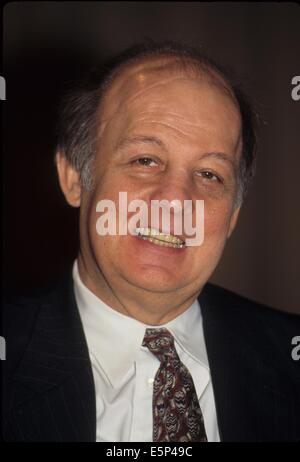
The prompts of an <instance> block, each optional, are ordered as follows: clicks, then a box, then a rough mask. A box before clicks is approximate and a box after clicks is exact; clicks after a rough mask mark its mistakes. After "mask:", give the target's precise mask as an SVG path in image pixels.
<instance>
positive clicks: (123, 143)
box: [115, 135, 237, 171]
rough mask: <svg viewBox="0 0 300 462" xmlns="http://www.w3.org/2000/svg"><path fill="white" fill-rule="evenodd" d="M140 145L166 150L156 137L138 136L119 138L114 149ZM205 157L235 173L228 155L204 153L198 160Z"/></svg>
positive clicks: (234, 165)
mask: <svg viewBox="0 0 300 462" xmlns="http://www.w3.org/2000/svg"><path fill="white" fill-rule="evenodd" d="M140 143H145V144H154V145H156V146H159V147H161V148H163V149H164V150H167V147H166V145H165V143H164V142H163V141H162V140H161V139H160V138H157V137H156V136H147V135H138V136H132V137H124V138H121V140H120V141H118V143H117V144H116V146H115V149H116V150H121V149H124V148H126V147H127V146H129V145H132V144H140ZM207 157H214V158H215V159H219V160H222V161H225V162H227V163H229V164H230V165H231V167H232V168H233V170H234V171H236V169H237V166H236V163H235V162H234V161H233V160H232V159H231V157H230V156H229V155H228V154H225V153H224V152H206V153H204V154H202V155H201V157H200V158H199V159H198V160H202V159H206V158H207Z"/></svg>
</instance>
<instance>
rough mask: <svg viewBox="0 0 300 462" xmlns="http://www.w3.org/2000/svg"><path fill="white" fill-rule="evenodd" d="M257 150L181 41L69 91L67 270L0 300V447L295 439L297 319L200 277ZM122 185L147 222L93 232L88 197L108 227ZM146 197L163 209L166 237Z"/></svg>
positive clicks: (64, 129)
mask: <svg viewBox="0 0 300 462" xmlns="http://www.w3.org/2000/svg"><path fill="white" fill-rule="evenodd" d="M254 155H255V130H254V116H253V113H252V112H251V108H250V106H249V104H248V103H247V100H246V99H245V97H244V96H243V95H242V93H241V92H240V90H239V89H238V88H237V87H235V86H234V84H232V83H230V81H229V79H228V77H227V76H226V75H225V73H224V72H223V71H222V70H221V69H220V68H219V67H218V66H217V65H216V64H215V63H214V62H213V61H211V60H210V59H208V58H206V57H205V56H203V55H201V54H200V53H198V52H197V51H195V50H193V49H189V48H186V47H182V46H180V45H178V44H173V43H171V44H170V43H169V44H152V45H149V44H148V45H141V46H137V47H133V48H132V49H130V50H129V51H127V52H126V53H125V54H121V55H120V56H119V57H118V59H117V60H116V61H115V62H114V63H113V64H112V65H110V66H108V68H107V69H106V71H105V73H104V74H101V73H100V74H99V73H98V74H97V73H96V74H94V75H93V76H92V77H91V78H90V80H89V82H88V83H87V82H86V83H85V84H84V85H83V87H82V88H79V89H78V90H77V91H75V92H74V93H73V94H72V95H71V96H69V99H68V100H67V102H66V104H65V106H64V109H63V111H62V114H61V120H60V126H59V140H58V148H57V153H56V164H57V170H58V176H59V182H60V186H61V189H62V191H63V193H64V195H65V198H66V200H67V201H68V203H69V204H70V205H71V206H73V207H80V249H79V253H78V258H77V260H76V262H75V263H74V266H73V270H72V277H71V276H70V277H69V278H68V279H67V280H66V281H62V282H61V283H60V285H58V286H57V287H55V288H53V289H52V290H50V291H49V292H46V293H43V294H41V295H39V296H38V297H36V298H30V299H26V300H25V299H22V300H21V301H19V302H17V303H16V302H14V303H13V304H10V305H9V307H8V309H7V313H8V314H7V320H6V321H5V326H6V331H7V334H6V335H7V364H6V367H7V372H6V379H5V382H4V385H5V387H4V388H5V393H4V402H5V408H6V411H5V416H4V439H5V440H7V441H118V442H122V441H157V442H159V441H166V442H172V441H182V442H184V441H187V442H193V441H202V442H204V441H220V440H221V441H264V440H265V441H271V440H273V441H278V440H299V439H300V425H299V420H300V419H299V417H300V416H299V407H300V396H299V389H300V387H299V385H300V373H299V364H298V363H297V362H296V361H293V359H292V356H291V349H292V348H291V341H292V338H293V337H294V336H296V335H297V334H299V332H300V322H299V318H298V317H297V316H293V315H288V314H284V313H281V312H276V311H275V310H272V309H270V308H267V307H264V306H261V305H258V304H257V303H254V302H252V301H250V300H248V299H245V298H243V297H241V296H238V295H236V294H233V293H232V292H229V291H227V290H224V289H222V288H219V287H215V286H212V285H210V284H207V281H208V279H209V278H210V276H211V274H212V273H213V271H214V269H215V267H216V265H217V264H218V261H219V260H220V257H221V255H222V252H223V249H224V246H225V243H226V240H227V239H228V238H229V237H230V235H231V234H232V232H233V230H234V228H235V226H236V223H237V219H238V215H239V211H240V207H241V203H242V198H243V195H244V193H245V190H246V187H247V184H248V183H249V181H250V180H251V177H252V175H253V165H254ZM120 192H123V193H126V197H127V202H128V203H133V202H132V201H135V200H139V201H143V203H145V204H146V205H148V209H147V210H148V212H147V213H148V215H147V217H146V218H148V219H149V224H148V225H145V226H144V225H141V224H139V226H136V227H135V231H136V232H135V234H134V233H133V234H131V233H129V232H125V233H121V232H118V231H117V229H118V230H119V228H120V227H119V226H117V227H116V229H114V231H115V232H112V233H109V234H106V235H105V233H102V234H101V232H100V231H101V229H102V231H103V226H102V228H101V226H99V217H100V213H99V212H100V211H102V212H103V211H104V209H101V210H100V208H99V206H98V204H99V203H101V201H109V202H105V203H106V204H108V203H109V204H114V207H115V209H114V208H112V210H115V212H116V223H117V225H120V221H121V218H120V217H121V214H123V215H122V216H123V217H124V210H121V208H122V204H120V202H119V198H120V195H119V193H120ZM157 200H159V201H160V200H165V201H168V203H169V204H171V205H172V206H173V205H174V204H175V207H174V208H172V211H171V215H172V218H173V219H174V220H173V225H171V228H170V229H169V230H168V232H166V231H165V229H163V228H164V226H163V225H162V223H161V221H160V223H159V225H158V226H157V227H155V226H152V221H151V220H152V218H153V217H152V216H151V215H152V209H151V204H153V203H154V201H157ZM185 201H190V203H192V211H191V215H192V221H193V223H194V224H195V223H197V220H198V218H199V216H200V215H201V214H200V213H199V210H200V209H199V210H198V209H197V207H196V204H197V201H200V202H201V201H202V202H203V203H204V215H203V214H202V217H203V216H204V223H203V224H204V240H203V242H202V241H201V243H200V244H199V245H190V246H188V245H186V243H187V242H188V235H187V233H186V232H185V228H184V230H183V231H182V232H181V233H177V232H175V231H176V230H175V227H174V222H175V216H178V209H176V207H178V204H179V205H184V204H185ZM132 216H133V209H130V210H128V211H126V218H128V219H129V218H132ZM181 217H182V215H181ZM110 218H111V217H108V221H109V219H110ZM99 230H100V231H99ZM126 231H129V228H128V229H126Z"/></svg>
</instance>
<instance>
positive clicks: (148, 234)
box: [136, 228, 185, 249]
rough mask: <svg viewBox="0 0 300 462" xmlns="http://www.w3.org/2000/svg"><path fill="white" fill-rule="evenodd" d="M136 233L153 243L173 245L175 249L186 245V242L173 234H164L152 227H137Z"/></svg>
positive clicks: (165, 245)
mask: <svg viewBox="0 0 300 462" xmlns="http://www.w3.org/2000/svg"><path fill="white" fill-rule="evenodd" d="M136 234H137V235H138V236H140V237H141V238H142V239H144V240H147V241H150V242H152V243H153V244H156V245H160V246H164V247H173V248H175V249H178V248H182V247H184V246H185V242H184V241H182V240H181V239H179V238H178V237H176V236H173V235H172V234H164V233H161V232H159V231H158V230H157V229H152V228H136Z"/></svg>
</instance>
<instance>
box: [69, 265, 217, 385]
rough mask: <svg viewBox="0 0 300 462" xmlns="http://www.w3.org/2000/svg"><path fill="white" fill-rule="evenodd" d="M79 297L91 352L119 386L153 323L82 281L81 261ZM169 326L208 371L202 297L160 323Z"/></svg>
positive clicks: (76, 284)
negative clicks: (115, 305)
mask: <svg viewBox="0 0 300 462" xmlns="http://www.w3.org/2000/svg"><path fill="white" fill-rule="evenodd" d="M73 281H74V291H75V298H76V302H77V305H78V309H79V313H80V316H81V320H82V323H83V328H84V333H85V336H86V340H87V344H88V348H89V351H90V353H92V355H93V356H94V357H95V358H96V360H97V362H98V363H99V364H100V365H101V368H102V369H103V371H104V372H105V374H106V376H107V378H108V380H109V381H110V383H111V384H112V386H116V385H117V384H118V383H119V382H120V381H121V379H122V378H123V377H124V375H125V374H126V373H127V372H128V370H129V369H130V367H131V366H132V365H133V364H134V361H135V359H136V358H137V355H138V352H139V351H140V349H141V345H142V342H143V338H144V335H145V330H146V328H147V327H154V328H157V327H158V326H149V325H147V324H144V323H142V322H140V321H138V320H136V319H134V318H131V317H130V316H126V315H124V314H122V313H119V312H118V311H116V310H114V309H113V308H111V307H110V306H108V305H107V304H106V303H104V302H103V301H102V300H101V299H100V298H98V297H97V296H96V295H95V294H94V293H93V292H91V291H90V290H89V289H88V288H87V287H86V286H85V285H84V284H83V282H82V281H81V278H80V276H79V272H78V265H77V261H76V260H75V262H74V265H73ZM159 327H165V328H167V329H169V331H170V332H171V333H172V335H173V336H174V338H175V342H177V343H178V344H179V345H180V347H181V348H182V349H183V350H184V351H185V352H186V353H187V354H188V355H189V356H191V357H192V358H193V359H194V360H195V361H197V362H198V363H200V364H201V365H202V366H204V367H205V368H206V369H207V370H208V359H207V354H206V348H205V341H204V335H203V328H202V316H201V310H200V305H199V302H198V300H195V301H194V303H193V304H192V305H191V306H190V307H189V308H188V309H187V310H186V311H184V312H183V313H182V314H180V315H179V316H177V317H176V318H175V319H173V320H172V321H169V322H168V323H165V324H163V325H160V326H159Z"/></svg>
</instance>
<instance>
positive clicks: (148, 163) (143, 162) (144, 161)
mask: <svg viewBox="0 0 300 462" xmlns="http://www.w3.org/2000/svg"><path fill="white" fill-rule="evenodd" d="M132 163H133V164H136V165H139V166H141V167H155V166H156V165H157V162H155V160H153V159H151V157H139V158H138V159H136V160H134V161H133V162H132Z"/></svg>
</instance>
